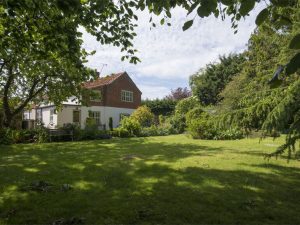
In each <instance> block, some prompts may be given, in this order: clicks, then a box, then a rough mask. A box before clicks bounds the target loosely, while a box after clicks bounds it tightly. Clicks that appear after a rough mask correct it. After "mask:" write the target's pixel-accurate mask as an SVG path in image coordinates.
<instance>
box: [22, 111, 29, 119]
mask: <svg viewBox="0 0 300 225" xmlns="http://www.w3.org/2000/svg"><path fill="white" fill-rule="evenodd" d="M23 119H24V120H29V112H24V113H23Z"/></svg>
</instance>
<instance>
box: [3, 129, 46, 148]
mask: <svg viewBox="0 0 300 225" xmlns="http://www.w3.org/2000/svg"><path fill="white" fill-rule="evenodd" d="M48 140H49V135H48V130H47V129H46V128H44V127H40V126H39V127H37V128H36V129H33V130H14V129H10V128H2V129H0V144H5V145H8V144H18V143H32V142H38V143H44V142H48Z"/></svg>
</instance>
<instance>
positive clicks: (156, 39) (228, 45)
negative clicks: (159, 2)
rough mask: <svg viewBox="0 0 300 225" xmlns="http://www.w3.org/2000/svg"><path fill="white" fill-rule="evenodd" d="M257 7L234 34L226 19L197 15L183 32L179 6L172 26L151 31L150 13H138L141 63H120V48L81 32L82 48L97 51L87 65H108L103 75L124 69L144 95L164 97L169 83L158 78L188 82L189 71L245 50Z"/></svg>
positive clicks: (137, 43)
mask: <svg viewBox="0 0 300 225" xmlns="http://www.w3.org/2000/svg"><path fill="white" fill-rule="evenodd" d="M256 8H257V9H256V10H255V12H254V13H252V15H250V17H247V18H246V20H245V21H241V22H240V24H239V32H238V33H237V34H236V35H235V34H234V32H233V29H231V23H230V19H229V18H228V19H226V20H225V21H221V19H216V18H215V17H213V16H211V17H209V18H205V19H200V18H199V17H196V19H195V22H194V25H193V26H192V27H191V28H190V29H189V30H187V31H186V32H183V31H182V26H183V24H184V22H185V21H187V20H188V19H189V18H187V17H186V12H185V11H184V10H182V9H175V10H174V11H173V12H172V15H173V16H172V19H171V20H170V22H171V24H172V26H171V27H168V26H160V25H159V26H157V27H156V28H154V29H151V30H150V24H149V14H148V13H146V12H139V13H138V14H139V22H138V28H137V30H136V33H137V37H136V39H135V41H134V45H135V47H136V48H137V49H138V50H139V52H138V57H139V58H140V59H141V60H142V63H139V64H137V65H132V64H129V63H128V62H122V61H121V60H120V58H121V56H122V54H121V53H120V49H119V48H116V47H112V46H101V45H100V43H98V42H97V41H96V40H95V38H93V37H91V36H90V35H88V34H87V33H85V32H84V36H83V39H84V47H85V48H86V49H87V50H90V51H91V50H96V51H97V53H96V54H95V55H94V56H92V57H90V58H89V62H88V66H90V67H92V68H96V69H98V70H100V69H101V67H102V65H101V63H105V64H108V66H107V67H105V68H104V70H103V73H104V74H109V73H113V72H118V71H127V72H128V73H129V74H130V75H132V76H133V78H134V80H135V81H136V82H137V83H138V84H139V87H140V89H141V90H142V92H143V98H146V97H148V98H153V97H164V95H165V93H166V90H168V92H169V90H170V89H171V87H172V86H169V85H168V84H166V82H164V85H165V86H161V84H160V83H161V80H164V81H166V80H170V81H172V83H173V84H174V81H176V80H181V81H182V80H183V79H185V80H186V83H187V80H188V77H189V76H190V75H191V74H193V73H194V72H196V71H197V70H198V69H199V68H200V67H203V66H205V64H207V63H209V62H212V61H215V60H217V58H218V55H222V54H229V53H231V52H240V51H242V50H244V49H245V48H246V43H247V41H248V39H249V37H250V34H251V33H252V32H253V30H254V28H255V23H254V19H255V16H256V14H257V12H259V10H260V9H261V8H262V7H261V5H259V6H257V7H256ZM191 16H193V15H191ZM155 19H156V20H158V18H155ZM146 78H147V79H148V81H149V79H150V80H152V83H153V82H154V83H156V86H155V87H154V86H153V85H152V84H151V85H149V84H148V83H147V82H143V80H145V79H146ZM181 83H182V82H181ZM181 83H180V84H181ZM180 84H179V85H180ZM179 85H178V86H179ZM154 88H156V90H157V91H155V92H156V93H155V94H153V93H152V92H151V91H150V90H153V89H154Z"/></svg>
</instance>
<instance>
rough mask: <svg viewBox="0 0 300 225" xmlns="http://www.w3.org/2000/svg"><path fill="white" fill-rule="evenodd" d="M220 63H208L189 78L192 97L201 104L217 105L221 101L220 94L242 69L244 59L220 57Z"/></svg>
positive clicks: (239, 57) (231, 56)
mask: <svg viewBox="0 0 300 225" xmlns="http://www.w3.org/2000/svg"><path fill="white" fill-rule="evenodd" d="M219 60H220V62H218V63H210V64H208V65H206V67H205V68H203V69H200V70H199V71H198V72H197V73H196V74H194V75H192V76H191V77H190V85H191V88H192V91H193V95H194V96H197V98H198V99H199V101H200V102H201V104H203V105H206V106H207V105H211V104H213V105H214V104H217V103H218V102H220V101H221V100H222V97H221V96H220V93H221V92H222V90H223V89H224V88H225V86H226V85H227V84H228V83H229V82H230V81H231V80H232V79H233V77H235V76H236V75H237V74H238V73H239V72H240V71H241V69H242V67H243V62H244V61H245V57H244V55H243V54H240V55H235V54H231V55H228V56H220V57H219Z"/></svg>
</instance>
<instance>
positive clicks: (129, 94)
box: [121, 90, 133, 102]
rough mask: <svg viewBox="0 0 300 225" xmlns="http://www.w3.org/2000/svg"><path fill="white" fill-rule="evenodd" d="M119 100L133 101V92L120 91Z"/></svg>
mask: <svg viewBox="0 0 300 225" xmlns="http://www.w3.org/2000/svg"><path fill="white" fill-rule="evenodd" d="M121 101H123V102H133V92H132V91H125V90H122V91H121Z"/></svg>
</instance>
